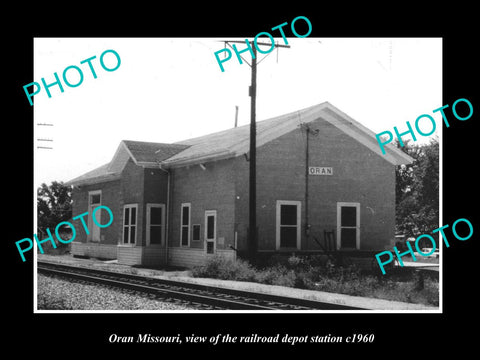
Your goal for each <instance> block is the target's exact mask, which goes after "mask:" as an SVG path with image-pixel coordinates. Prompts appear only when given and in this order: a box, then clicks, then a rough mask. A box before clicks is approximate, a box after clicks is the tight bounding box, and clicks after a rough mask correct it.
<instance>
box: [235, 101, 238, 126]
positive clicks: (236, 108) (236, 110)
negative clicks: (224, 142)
mask: <svg viewBox="0 0 480 360" xmlns="http://www.w3.org/2000/svg"><path fill="white" fill-rule="evenodd" d="M237 123H238V105H235V127H237Z"/></svg>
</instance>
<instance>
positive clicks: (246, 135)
mask: <svg viewBox="0 0 480 360" xmlns="http://www.w3.org/2000/svg"><path fill="white" fill-rule="evenodd" d="M318 119H323V120H325V121H327V122H329V123H330V124H332V125H334V126H336V127H337V128H338V129H340V130H341V131H343V132H344V133H345V134H347V135H349V136H351V137H352V138H354V139H355V140H357V141H358V142H360V143H361V144H363V145H364V146H366V147H367V148H369V149H370V150H371V151H373V152H375V153H377V154H378V155H379V156H381V157H383V158H384V159H385V160H386V161H388V162H390V163H391V164H393V165H401V164H410V163H412V162H413V159H412V158H411V157H410V156H408V155H407V154H405V153H404V152H403V151H401V150H400V149H397V148H396V147H395V146H393V145H391V144H388V145H387V146H386V147H385V148H386V154H385V155H383V154H382V152H381V150H380V146H379V145H378V142H377V139H376V137H375V133H374V132H372V131H371V130H369V129H367V128H366V127H365V126H363V125H362V124H360V123H358V122H357V121H355V120H354V119H352V118H351V117H350V116H348V115H347V114H345V113H343V112H342V111H340V110H339V109H337V108H336V107H335V106H333V105H332V104H330V103H328V102H324V103H321V104H318V105H314V106H310V107H308V108H305V109H302V110H298V111H295V112H291V113H289V114H285V115H281V116H277V117H274V118H271V119H267V120H263V121H258V122H257V124H256V128H257V139H256V143H257V147H259V146H262V145H264V144H266V143H268V142H269V141H272V140H274V139H276V138H278V137H280V136H282V135H285V134H287V133H289V132H291V131H293V130H295V129H297V128H298V127H299V126H301V124H307V123H310V122H312V121H315V120H318ZM249 149H250V125H244V126H239V127H236V128H231V129H228V130H224V131H220V132H216V133H213V134H209V135H205V136H201V137H197V138H193V139H187V140H183V141H180V142H178V143H175V144H164V143H153V142H141V141H131V140H123V141H122V142H121V143H120V145H119V146H118V148H117V151H116V152H115V155H114V156H113V159H112V160H111V161H110V163H108V164H105V165H102V166H100V167H98V168H96V169H94V170H92V171H90V172H88V173H86V174H83V175H81V176H79V177H77V178H75V179H73V180H70V181H69V182H67V184H68V185H85V184H94V183H99V182H105V181H111V180H115V179H117V178H119V177H120V174H121V172H122V171H123V169H124V167H125V165H126V163H127V162H128V160H129V159H132V160H133V162H134V163H135V164H136V165H138V166H143V167H158V166H159V165H161V166H162V167H163V168H175V167H181V166H187V165H194V164H201V163H205V162H208V161H215V160H221V159H227V158H231V157H236V156H241V155H243V154H246V153H248V151H249Z"/></svg>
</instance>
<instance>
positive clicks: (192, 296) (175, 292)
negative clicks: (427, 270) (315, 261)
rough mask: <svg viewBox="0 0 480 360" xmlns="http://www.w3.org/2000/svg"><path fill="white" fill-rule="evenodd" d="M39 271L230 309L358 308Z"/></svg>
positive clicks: (65, 268)
mask: <svg viewBox="0 0 480 360" xmlns="http://www.w3.org/2000/svg"><path fill="white" fill-rule="evenodd" d="M37 269H38V271H39V272H41V273H50V274H57V275H60V276H64V277H70V278H77V279H80V280H85V281H90V282H95V283H102V284H105V285H111V286H116V287H119V288H127V289H131V290H135V291H140V292H144V293H153V294H157V295H160V294H162V295H163V296H170V297H172V298H176V299H180V300H184V301H189V302H193V303H198V304H204V305H210V306H214V307H217V308H222V309H232V310H270V311H272V310H318V309H321V310H361V308H358V307H352V306H347V305H341V304H334V303H327V302H321V301H314V300H306V299H301V298H293V297H286V296H279V295H272V294H264V293H258V292H251V291H244V290H235V289H226V288H222V287H217V286H208V285H201V284H192V283H188V282H182V281H177V280H169V279H158V278H150V277H145V276H140V275H133V274H124V273H119V272H112V271H106V270H99V269H91V268H84V267H78V266H69V265H65V264H56V263H51V262H44V261H38V262H37Z"/></svg>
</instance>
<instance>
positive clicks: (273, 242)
mask: <svg viewBox="0 0 480 360" xmlns="http://www.w3.org/2000/svg"><path fill="white" fill-rule="evenodd" d="M249 131H250V129H249V126H248V125H247V126H241V127H236V128H232V129H229V130H225V131H221V132H217V133H214V134H210V135H206V136H202V137H199V138H194V139H188V140H185V141H181V142H179V143H175V144H160V143H147V142H138V141H125V140H124V141H122V142H121V143H120V145H119V147H118V149H117V151H116V153H115V155H114V156H113V159H112V160H111V162H110V163H108V164H105V165H103V166H101V167H99V168H97V169H95V170H92V171H90V172H88V173H86V174H84V175H82V176H80V177H78V178H75V179H73V180H71V181H69V182H68V183H67V184H69V185H73V195H72V196H73V214H74V215H76V214H80V213H83V212H85V211H88V212H89V215H91V214H92V210H93V209H94V208H95V207H96V206H99V205H106V206H108V207H109V208H110V209H111V210H112V212H113V215H114V220H113V223H112V224H111V225H110V226H109V227H107V228H99V227H97V226H94V225H93V223H92V220H91V216H89V220H88V228H89V230H90V231H89V232H90V234H89V235H85V233H84V232H83V231H81V229H80V227H81V226H82V225H81V224H76V226H77V225H79V228H78V229H76V230H77V234H78V235H77V238H76V240H75V241H74V242H73V243H72V253H73V254H74V255H83V256H92V257H102V258H111V259H115V258H116V259H118V261H119V263H122V264H129V265H136V264H142V265H162V264H165V263H168V264H169V265H178V266H187V267H191V266H194V265H197V264H201V263H202V262H203V261H204V260H205V259H206V258H207V257H208V256H210V255H211V254H220V255H222V256H225V257H230V258H236V256H237V252H238V253H241V252H244V251H245V250H246V247H247V235H248V178H249V164H248V161H249ZM411 162H412V159H411V158H410V157H409V156H407V155H406V154H404V153H403V152H402V151H400V150H398V149H396V148H394V147H393V146H387V153H386V154H385V155H382V153H381V151H380V148H379V146H378V143H377V141H376V139H375V134H374V133H373V132H372V131H370V130H368V129H367V128H365V127H364V126H362V125H361V124H359V123H358V122H356V121H355V120H353V119H352V118H350V117H349V116H348V115H346V114H344V113H343V112H341V111H340V110H339V109H337V108H335V107H334V106H332V105H331V104H329V103H328V102H325V103H322V104H319V105H315V106H312V107H309V108H306V109H303V110H299V111H296V112H293V113H290V114H286V115H282V116H278V117H275V118H272V119H268V120H264V121H259V122H257V224H258V251H259V252H292V251H295V252H300V251H301V252H312V251H319V250H320V249H321V246H320V245H321V244H322V242H323V241H324V240H325V236H324V235H325V231H327V232H330V233H333V234H334V235H335V237H334V239H335V247H336V249H337V250H340V251H350V252H362V251H377V250H381V249H384V248H386V247H391V246H392V241H393V239H394V229H395V166H397V165H400V164H408V163H411ZM102 211H103V210H102ZM96 214H97V215H98V216H101V217H103V216H105V219H103V220H102V219H101V218H100V219H98V220H99V222H100V223H102V224H103V223H106V222H107V221H108V214H107V213H105V214H103V213H102V212H101V211H97V212H96ZM80 234H83V237H82V236H81V235H80Z"/></svg>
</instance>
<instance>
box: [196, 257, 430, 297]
mask: <svg viewBox="0 0 480 360" xmlns="http://www.w3.org/2000/svg"><path fill="white" fill-rule="evenodd" d="M192 276H194V277H208V278H216V279H223V280H235V281H252V282H258V283H263V284H269V285H279V286H287V287H294V288H300V289H309V290H318V291H326V292H333V293H340V294H347V295H353V296H363V297H372V298H379V299H385V300H394V301H402V302H409V303H416V304H424V305H430V306H438V304H439V286H438V277H437V276H436V274H435V273H434V275H433V276H432V275H424V276H422V277H420V276H419V275H418V273H416V272H414V271H410V270H408V269H405V268H401V269H395V271H390V272H389V273H387V275H381V274H379V273H373V272H365V271H362V270H361V269H359V268H358V267H357V266H355V265H350V266H345V267H342V266H335V265H333V264H332V263H331V262H330V261H328V260H326V258H325V257H324V256H318V255H316V256H315V255H313V256H302V257H299V256H295V255H293V256H291V257H289V258H283V259H280V258H274V259H272V261H270V263H269V264H267V265H265V266H262V267H254V266H252V265H251V264H250V263H248V262H247V261H245V260H241V259H239V260H237V261H232V260H227V259H224V258H222V257H220V256H214V257H212V258H211V259H209V260H208V261H207V262H206V263H205V264H204V265H201V266H197V267H195V268H194V269H193V271H192Z"/></svg>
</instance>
